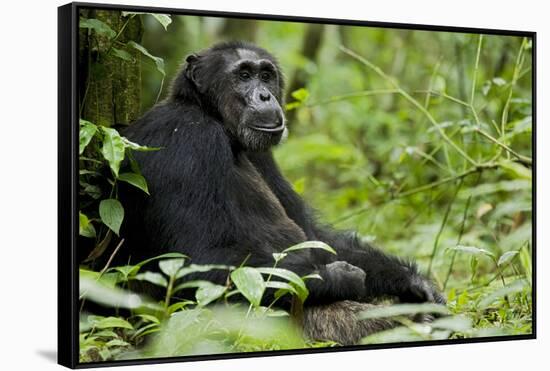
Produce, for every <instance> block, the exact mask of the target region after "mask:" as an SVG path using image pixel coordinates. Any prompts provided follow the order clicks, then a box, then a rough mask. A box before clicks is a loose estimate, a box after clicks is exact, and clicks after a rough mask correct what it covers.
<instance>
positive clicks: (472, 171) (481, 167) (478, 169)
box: [395, 162, 499, 198]
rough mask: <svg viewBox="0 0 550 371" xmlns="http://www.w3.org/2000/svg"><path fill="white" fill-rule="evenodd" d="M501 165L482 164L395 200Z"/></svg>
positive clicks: (408, 192) (400, 194)
mask: <svg viewBox="0 0 550 371" xmlns="http://www.w3.org/2000/svg"><path fill="white" fill-rule="evenodd" d="M498 166H499V165H498V164H496V163H491V162H490V163H487V164H480V165H478V166H475V167H473V168H470V169H468V170H466V171H463V172H462V173H460V174H457V175H454V176H450V177H447V178H443V179H441V180H438V181H436V182H433V183H429V184H426V185H423V186H420V187H417V188H414V189H411V190H410V191H407V192H402V193H398V194H397V195H396V196H395V198H400V197H407V196H410V195H413V194H415V193H419V192H424V191H427V190H429V189H432V188H435V187H439V186H440V185H443V184H447V183H449V182H453V181H455V180H459V179H462V178H465V177H467V176H468V175H470V174H475V173H478V172H481V171H483V170H486V169H493V168H496V167H498Z"/></svg>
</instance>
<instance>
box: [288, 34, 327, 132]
mask: <svg viewBox="0 0 550 371" xmlns="http://www.w3.org/2000/svg"><path fill="white" fill-rule="evenodd" d="M324 29H325V28H324V26H323V25H322V24H314V23H312V24H309V25H308V26H307V29H306V33H305V35H304V41H303V44H302V51H301V54H302V55H303V56H304V57H305V58H306V59H307V60H309V61H311V62H315V61H316V60H317V54H319V50H320V49H321V41H322V40H323V33H324ZM308 77H309V76H308V73H307V71H306V70H305V69H304V68H298V69H297V70H296V71H294V75H293V76H292V79H291V80H290V84H289V85H288V89H287V91H286V101H287V102H290V101H292V100H293V98H292V92H294V91H296V90H298V89H300V88H303V87H305V86H306V84H307V80H308ZM295 115H296V110H292V111H288V112H287V113H286V117H287V119H288V122H292V121H293V119H294V117H295Z"/></svg>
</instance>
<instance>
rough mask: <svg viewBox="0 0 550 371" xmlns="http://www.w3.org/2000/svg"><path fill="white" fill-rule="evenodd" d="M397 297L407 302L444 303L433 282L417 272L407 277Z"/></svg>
mask: <svg viewBox="0 0 550 371" xmlns="http://www.w3.org/2000/svg"><path fill="white" fill-rule="evenodd" d="M399 299H400V300H401V301H402V302H407V303H424V302H429V303H436V304H445V303H446V300H445V298H444V297H443V295H441V293H440V292H439V290H438V289H437V287H436V286H435V285H434V283H433V282H432V281H430V280H429V279H427V278H426V277H423V276H422V275H420V274H418V273H413V274H412V275H411V276H410V277H409V280H408V285H407V287H406V289H405V291H404V292H403V294H402V295H400V297H399Z"/></svg>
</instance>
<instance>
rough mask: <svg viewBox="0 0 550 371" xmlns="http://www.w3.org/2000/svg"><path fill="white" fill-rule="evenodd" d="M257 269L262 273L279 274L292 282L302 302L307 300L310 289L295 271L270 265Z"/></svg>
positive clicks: (278, 275)
mask: <svg viewBox="0 0 550 371" xmlns="http://www.w3.org/2000/svg"><path fill="white" fill-rule="evenodd" d="M256 270H257V271H258V272H260V273H262V274H268V275H270V276H271V275H273V276H277V277H280V278H283V279H285V280H287V281H288V282H290V283H291V284H292V285H293V286H294V288H295V289H296V291H297V292H298V298H300V300H301V301H302V302H303V301H305V300H306V298H307V296H308V295H309V291H308V289H307V287H306V284H305V283H304V281H303V280H302V279H301V278H300V277H299V276H298V275H297V274H296V273H294V272H291V271H289V270H287V269H283V268H269V267H261V268H256Z"/></svg>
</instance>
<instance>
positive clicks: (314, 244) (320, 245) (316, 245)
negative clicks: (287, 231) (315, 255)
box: [283, 241, 336, 255]
mask: <svg viewBox="0 0 550 371" xmlns="http://www.w3.org/2000/svg"><path fill="white" fill-rule="evenodd" d="M306 249H321V250H325V251H328V252H329V253H331V254H334V255H336V251H335V250H334V249H333V248H332V247H330V246H329V245H327V244H326V243H324V242H321V241H306V242H302V243H299V244H297V245H294V246H291V247H289V248H287V249H284V250H283V253H288V252H291V251H298V250H306Z"/></svg>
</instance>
